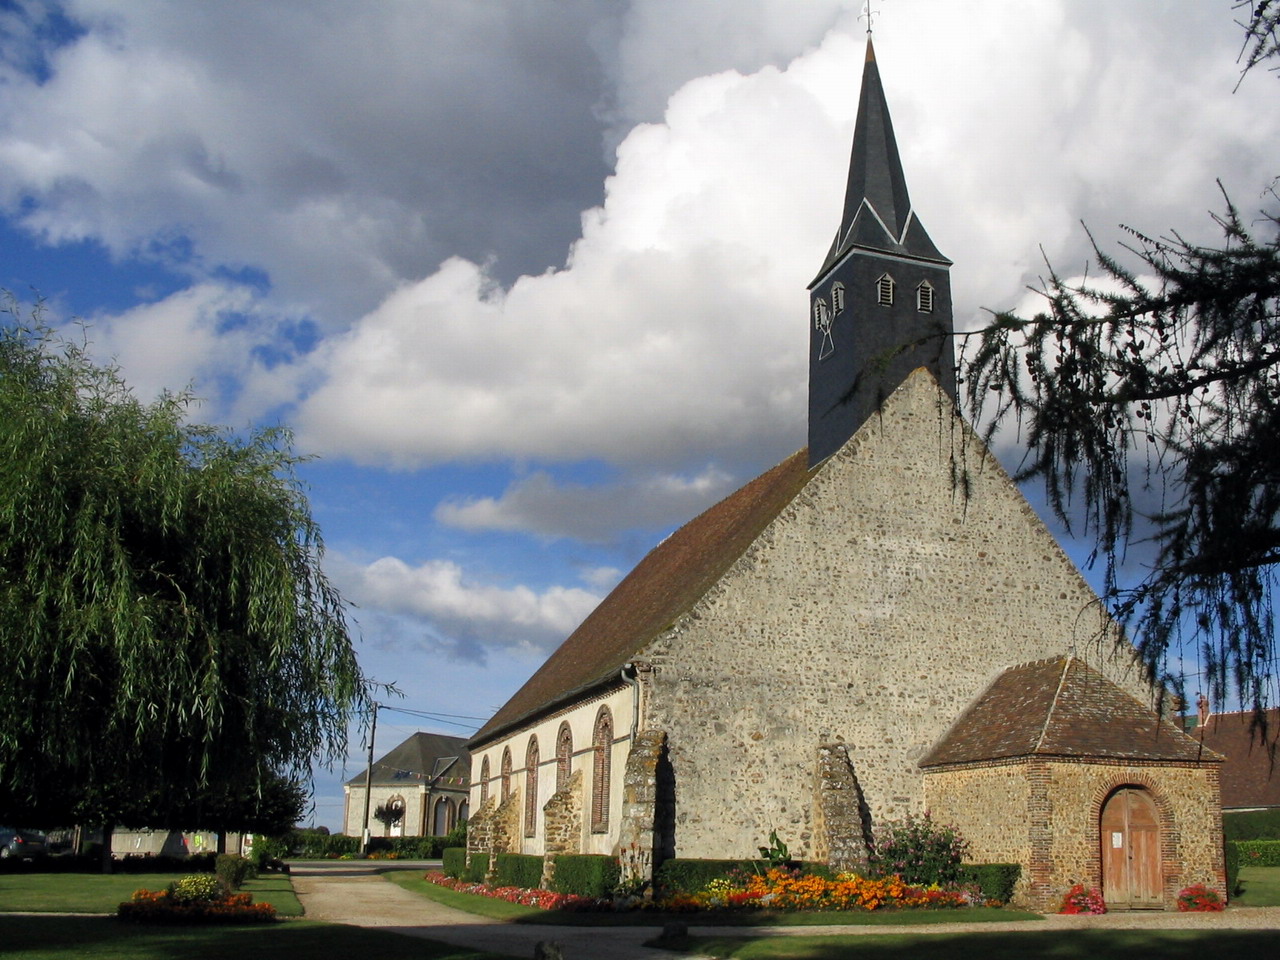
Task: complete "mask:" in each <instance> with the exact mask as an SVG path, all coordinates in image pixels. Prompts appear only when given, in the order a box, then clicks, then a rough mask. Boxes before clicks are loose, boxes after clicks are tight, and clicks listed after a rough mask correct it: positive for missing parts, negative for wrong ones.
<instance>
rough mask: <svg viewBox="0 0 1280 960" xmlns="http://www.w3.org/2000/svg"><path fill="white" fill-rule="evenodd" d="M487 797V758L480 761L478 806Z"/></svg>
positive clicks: (481, 804)
mask: <svg viewBox="0 0 1280 960" xmlns="http://www.w3.org/2000/svg"><path fill="white" fill-rule="evenodd" d="M488 799H489V758H488V757H485V758H484V759H483V760H481V761H480V806H482V807H483V806H484V802H485V801H486V800H488Z"/></svg>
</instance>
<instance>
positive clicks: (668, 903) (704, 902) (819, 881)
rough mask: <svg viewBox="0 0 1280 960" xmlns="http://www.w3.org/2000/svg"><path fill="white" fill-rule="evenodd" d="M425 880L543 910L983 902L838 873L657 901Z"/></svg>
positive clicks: (775, 878) (970, 894)
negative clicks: (616, 898) (830, 877)
mask: <svg viewBox="0 0 1280 960" xmlns="http://www.w3.org/2000/svg"><path fill="white" fill-rule="evenodd" d="M426 879H427V880H428V881H429V882H431V883H435V884H439V885H440V886H442V887H448V888H449V889H451V890H458V891H460V892H462V893H474V894H478V895H479V896H484V897H496V898H498V899H501V900H507V901H509V902H511V903H521V904H524V905H525V906H530V907H539V908H541V909H543V910H575V911H577V910H632V909H645V908H647V909H658V910H663V911H666V912H670V913H689V912H694V911H700V910H751V909H755V910H760V909H768V910H878V909H882V908H883V909H893V908H914V909H926V910H930V909H952V908H957V907H965V906H969V905H970V904H974V903H978V904H981V903H982V900H981V895H980V894H977V893H976V892H974V891H972V890H968V889H951V890H943V889H939V888H938V887H916V886H910V885H908V884H906V883H903V882H902V880H901V878H899V877H896V876H894V877H887V878H882V879H868V878H866V877H859V876H857V875H856V874H840V875H839V876H837V877H835V878H834V879H826V878H824V877H819V876H814V875H812V874H795V873H793V872H791V871H788V870H783V869H777V868H775V869H771V870H768V871H766V872H765V873H763V874H750V875H747V876H743V877H741V878H738V879H719V880H713V881H712V882H711V883H709V884H708V885H707V888H706V889H705V890H702V891H700V892H698V893H693V894H689V893H676V894H672V895H670V896H667V897H664V898H661V899H659V900H657V901H646V900H641V899H640V898H638V897H628V898H624V899H620V900H613V899H610V898H607V897H582V896H576V895H573V894H567V893H553V892H551V891H549V890H529V889H525V888H522V887H489V886H486V885H485V884H483V883H469V882H467V881H465V880H459V879H455V878H452V877H447V876H445V875H444V874H443V873H440V872H438V871H432V872H430V873H428V874H427V875H426Z"/></svg>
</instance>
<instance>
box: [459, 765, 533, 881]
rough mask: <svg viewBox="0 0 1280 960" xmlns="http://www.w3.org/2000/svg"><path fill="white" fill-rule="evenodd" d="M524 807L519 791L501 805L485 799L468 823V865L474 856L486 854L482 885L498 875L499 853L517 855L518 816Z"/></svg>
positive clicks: (495, 800)
mask: <svg viewBox="0 0 1280 960" xmlns="http://www.w3.org/2000/svg"><path fill="white" fill-rule="evenodd" d="M522 809H523V804H522V803H521V800H520V790H519V788H517V789H515V790H512V791H511V794H510V796H508V797H507V799H506V800H505V801H503V802H502V803H498V802H497V798H496V797H490V798H489V799H488V800H486V801H485V802H484V803H483V804H482V805H481V807H480V809H479V810H478V811H477V812H476V815H475V816H474V817H472V818H471V820H470V821H469V822H468V823H467V865H468V866H470V865H471V858H472V856H473V855H475V854H477V853H484V854H488V855H489V868H488V870H487V872H486V873H485V875H484V882H485V883H493V881H494V878H495V877H496V876H497V869H498V854H500V853H519V852H520V846H519V844H520V833H521V830H520V826H521V824H520V814H521V811H522Z"/></svg>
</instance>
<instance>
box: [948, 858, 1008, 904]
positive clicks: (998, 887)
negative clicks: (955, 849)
mask: <svg viewBox="0 0 1280 960" xmlns="http://www.w3.org/2000/svg"><path fill="white" fill-rule="evenodd" d="M1021 875H1022V867H1021V866H1019V865H1018V864H1016V863H965V864H962V865H961V866H960V873H959V881H960V883H963V884H973V885H974V886H976V887H977V888H978V889H979V890H981V891H982V899H983V900H996V901H999V902H1000V903H1008V902H1009V901H1010V900H1011V899H1012V898H1013V888H1014V886H1016V885H1017V883H1018V877H1019V876H1021Z"/></svg>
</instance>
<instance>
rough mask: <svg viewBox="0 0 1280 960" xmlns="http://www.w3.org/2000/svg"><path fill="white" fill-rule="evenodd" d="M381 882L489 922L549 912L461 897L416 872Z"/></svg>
mask: <svg viewBox="0 0 1280 960" xmlns="http://www.w3.org/2000/svg"><path fill="white" fill-rule="evenodd" d="M382 878H383V879H384V880H388V881H390V882H391V883H394V884H395V885H396V886H398V887H403V888H404V889H405V890H408V891H409V892H410V893H416V894H418V895H419V896H421V897H426V898H427V899H428V900H434V901H435V902H436V903H440V904H444V905H445V906H446V907H453V908H454V909H455V910H464V911H466V912H467V913H474V914H475V915H476V916H480V917H488V918H489V919H490V920H517V919H521V918H524V917H530V916H534V915H537V914H544V913H547V912H548V911H546V910H539V909H538V908H537V907H526V906H524V905H523V904H519V903H508V902H507V901H506V900H495V899H494V898H493V897H481V896H477V895H476V894H474V893H459V892H458V891H457V890H450V889H449V888H448V887H442V886H440V885H438V884H435V883H429V882H428V881H427V880H425V879H423V876H422V874H421V873H419V872H418V871H416V870H392V871H389V872H387V873H384V874H382Z"/></svg>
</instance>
